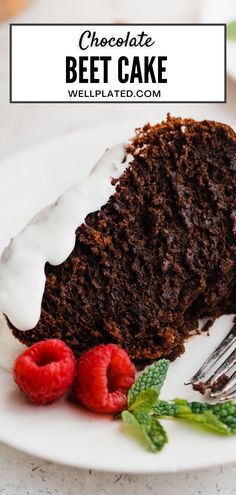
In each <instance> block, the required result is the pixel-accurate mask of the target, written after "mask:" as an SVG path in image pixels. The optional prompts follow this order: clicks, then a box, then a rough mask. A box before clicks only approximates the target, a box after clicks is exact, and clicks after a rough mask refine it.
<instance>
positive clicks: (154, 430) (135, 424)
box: [121, 411, 168, 452]
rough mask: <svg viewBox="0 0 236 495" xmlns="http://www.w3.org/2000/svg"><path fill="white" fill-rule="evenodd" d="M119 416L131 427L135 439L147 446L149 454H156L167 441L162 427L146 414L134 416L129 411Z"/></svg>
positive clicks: (141, 413) (140, 413)
mask: <svg viewBox="0 0 236 495" xmlns="http://www.w3.org/2000/svg"><path fill="white" fill-rule="evenodd" d="M121 416H122V419H123V420H124V422H125V423H126V424H127V425H129V426H131V427H132V430H133V432H134V433H135V435H136V436H137V438H139V439H140V440H141V441H143V442H144V443H145V444H146V445H147V447H148V450H149V451H150V452H158V451H159V450H161V449H162V447H163V445H164V444H165V443H166V442H167V441H168V438H167V434H166V432H165V430H164V428H163V427H162V425H161V424H160V423H159V421H157V420H156V419H155V418H153V417H151V416H149V415H148V414H147V413H145V412H139V413H138V414H137V416H135V415H134V414H132V413H130V412H129V411H123V412H122V413H121Z"/></svg>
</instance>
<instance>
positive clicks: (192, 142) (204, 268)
mask: <svg viewBox="0 0 236 495" xmlns="http://www.w3.org/2000/svg"><path fill="white" fill-rule="evenodd" d="M92 145H93V143H91V146H92ZM127 152H128V153H129V154H131V155H132V156H133V161H132V162H131V163H130V164H129V167H128V169H127V170H126V171H125V172H124V173H123V175H122V177H121V178H120V180H119V182H118V184H117V189H116V192H115V194H114V195H113V196H111V197H110V199H109V201H108V202H107V203H106V204H105V205H104V206H103V207H102V208H101V209H100V210H99V211H97V212H95V213H91V214H89V215H88V216H87V218H86V220H85V223H84V224H83V225H81V226H80V227H79V228H78V229H77V232H76V243H75V247H74V250H73V252H72V253H71V255H70V256H69V257H68V259H67V260H66V261H65V262H64V263H62V264H61V265H59V266H51V265H49V264H47V265H46V268H45V271H46V286H45V292H44V296H43V301H42V311H41V318H40V321H39V322H38V324H37V326H36V327H35V328H34V329H32V330H29V331H26V332H20V331H18V330H17V329H16V328H14V329H13V333H14V335H15V336H16V337H17V338H18V339H19V340H20V341H21V342H23V343H25V344H26V345H31V344H33V343H35V342H37V341H39V340H42V339H47V338H61V339H62V340H64V341H65V342H66V343H67V344H68V345H69V346H70V347H71V348H72V349H73V351H74V352H75V354H76V355H77V356H79V355H80V354H81V353H83V352H84V351H86V350H87V349H89V348H90V347H93V346H95V345H97V344H101V343H108V342H114V343H116V344H119V345H120V346H122V347H123V348H124V349H125V350H126V351H127V352H128V354H129V355H130V357H131V358H132V359H133V360H135V361H136V362H138V363H142V364H145V363H149V362H151V361H153V360H155V359H157V358H160V357H162V356H168V357H169V358H170V359H174V358H176V356H178V355H180V354H181V353H183V352H184V341H185V339H186V338H187V337H188V335H189V333H190V332H192V331H193V330H196V329H197V328H198V319H199V318H203V317H207V318H211V319H215V318H217V317H218V316H220V315H222V314H224V313H235V312H236V234H235V232H236V227H235V225H236V224H235V218H236V217H235V212H236V194H235V191H236V169H235V156H236V135H235V132H234V131H233V130H232V129H231V128H230V127H228V126H226V125H223V124H220V123H216V122H211V121H207V120H204V121H202V122H196V121H194V120H192V119H181V118H172V117H170V116H169V115H168V117H167V121H165V122H162V123H161V124H157V125H154V126H151V125H150V124H147V125H145V126H144V128H143V129H139V130H137V133H136V136H135V137H134V138H133V139H132V140H131V142H130V144H129V145H128V147H127ZM29 304H30V301H29Z"/></svg>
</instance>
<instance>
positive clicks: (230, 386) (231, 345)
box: [185, 322, 236, 401]
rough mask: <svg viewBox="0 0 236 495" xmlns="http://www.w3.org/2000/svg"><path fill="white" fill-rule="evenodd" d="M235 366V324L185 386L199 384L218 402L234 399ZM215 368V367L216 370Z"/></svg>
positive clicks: (235, 391) (235, 390) (235, 383)
mask: <svg viewBox="0 0 236 495" xmlns="http://www.w3.org/2000/svg"><path fill="white" fill-rule="evenodd" d="M230 351H231V352H230ZM221 358H222V359H224V360H223V362H221ZM219 362H221V364H219ZM235 365H236V322H235V323H234V325H233V327H232V328H231V330H230V331H229V333H228V334H227V335H226V337H225V338H224V340H223V341H222V342H221V343H220V345H218V347H216V349H215V350H214V351H213V352H212V354H211V355H210V356H209V357H208V358H207V359H206V361H205V362H204V363H203V365H202V366H201V368H200V369H199V370H198V371H197V372H196V373H195V374H194V375H193V376H192V378H191V379H190V380H189V381H188V382H187V383H185V385H190V384H191V385H195V386H196V385H198V384H199V385H200V386H201V388H202V389H203V390H205V391H206V390H209V393H210V397H212V398H217V399H219V400H220V401H225V400H230V399H234V398H236V367H235ZM215 366H217V368H216V369H215ZM234 368H235V369H234Z"/></svg>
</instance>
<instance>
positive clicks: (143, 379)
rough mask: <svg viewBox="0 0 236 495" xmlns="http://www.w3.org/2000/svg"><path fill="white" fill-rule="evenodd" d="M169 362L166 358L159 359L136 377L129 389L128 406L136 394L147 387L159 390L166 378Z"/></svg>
mask: <svg viewBox="0 0 236 495" xmlns="http://www.w3.org/2000/svg"><path fill="white" fill-rule="evenodd" d="M169 363H170V362H169V361H168V359H160V361H157V362H156V363H153V364H152V365H151V366H149V367H148V368H146V369H145V370H144V372H143V373H142V374H141V375H140V376H139V377H138V378H137V380H136V382H135V383H134V385H132V387H131V389H130V390H129V393H128V406H129V407H130V406H131V405H132V404H133V402H134V401H135V399H136V398H137V396H138V395H139V394H140V393H141V392H143V391H144V390H146V389H147V388H149V389H151V388H152V389H154V390H156V391H157V392H158V393H159V392H160V390H161V387H162V385H163V383H164V381H165V379H166V375H167V371H168V368H169Z"/></svg>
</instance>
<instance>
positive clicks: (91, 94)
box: [68, 89, 161, 99]
mask: <svg viewBox="0 0 236 495" xmlns="http://www.w3.org/2000/svg"><path fill="white" fill-rule="evenodd" d="M68 96H69V97H70V98H98V97H100V98H111V99H112V98H132V97H133V98H143V97H144V96H145V97H146V98H160V97H161V90H160V89H159V90H155V89H153V90H150V89H145V90H144V91H143V90H142V89H138V90H137V91H132V90H131V89H127V90H126V89H112V90H111V89H109V90H107V91H105V90H103V89H102V90H101V89H95V90H93V89H68Z"/></svg>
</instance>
